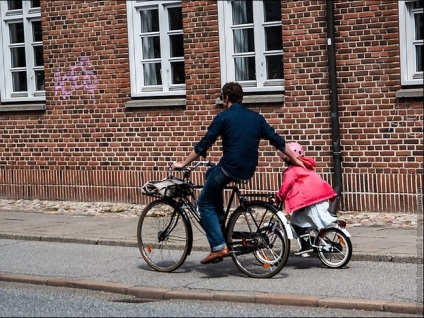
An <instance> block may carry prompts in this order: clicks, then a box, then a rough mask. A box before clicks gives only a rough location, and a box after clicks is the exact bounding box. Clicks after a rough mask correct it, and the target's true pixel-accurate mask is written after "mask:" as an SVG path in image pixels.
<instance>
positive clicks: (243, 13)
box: [232, 0, 253, 25]
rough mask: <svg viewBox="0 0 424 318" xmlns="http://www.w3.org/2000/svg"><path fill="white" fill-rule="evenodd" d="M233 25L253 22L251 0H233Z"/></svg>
mask: <svg viewBox="0 0 424 318" xmlns="http://www.w3.org/2000/svg"><path fill="white" fill-rule="evenodd" d="M232 5H233V6H232V8H233V25H237V24H246V23H253V6H252V0H245V1H233V2H232Z"/></svg>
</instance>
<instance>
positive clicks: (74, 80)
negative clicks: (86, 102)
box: [54, 56, 99, 104]
mask: <svg viewBox="0 0 424 318" xmlns="http://www.w3.org/2000/svg"><path fill="white" fill-rule="evenodd" d="M92 69H93V65H92V64H91V62H90V59H89V58H88V57H87V56H81V57H80V58H79V61H78V62H77V63H75V65H73V66H71V67H70V68H69V70H68V72H67V73H66V74H65V75H63V76H62V77H61V76H60V70H59V69H58V68H57V69H56V71H55V72H54V78H55V96H60V98H62V99H66V98H69V97H70V96H71V95H72V94H74V92H75V91H77V90H81V89H84V90H86V91H88V92H90V95H91V99H92V100H93V102H94V104H96V96H95V94H94V90H95V89H96V88H97V85H98V84H99V81H98V80H97V75H96V73H94V72H93V71H92Z"/></svg>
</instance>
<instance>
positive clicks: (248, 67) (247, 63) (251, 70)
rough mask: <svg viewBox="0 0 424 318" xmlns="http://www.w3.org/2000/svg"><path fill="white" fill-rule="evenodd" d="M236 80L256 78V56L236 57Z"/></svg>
mask: <svg viewBox="0 0 424 318" xmlns="http://www.w3.org/2000/svg"><path fill="white" fill-rule="evenodd" d="M234 65H235V68H236V70H235V71H236V81H248V80H255V79H256V75H255V58H254V57H240V58H235V59H234Z"/></svg>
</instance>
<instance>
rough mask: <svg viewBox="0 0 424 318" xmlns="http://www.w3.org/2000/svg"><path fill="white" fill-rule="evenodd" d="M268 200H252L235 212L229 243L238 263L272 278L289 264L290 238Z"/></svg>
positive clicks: (256, 275)
mask: <svg viewBox="0 0 424 318" xmlns="http://www.w3.org/2000/svg"><path fill="white" fill-rule="evenodd" d="M277 212H278V210H277V209H276V208H275V207H274V206H272V205H270V204H269V203H267V202H263V201H249V202H246V203H245V204H244V208H243V207H241V206H239V207H238V208H237V209H236V210H235V211H234V212H233V213H232V215H231V217H230V220H229V221H228V226H227V244H228V248H229V249H230V253H231V257H232V259H233V261H234V263H235V265H236V266H237V267H238V268H239V270H240V271H241V272H243V273H244V274H246V275H247V276H249V277H253V278H270V277H273V276H274V275H276V274H278V273H279V272H280V271H281V270H282V269H283V267H284V266H285V264H286V262H287V259H288V256H289V252H290V240H289V239H288V236H287V233H286V230H285V228H284V226H283V224H281V221H280V219H279V217H278V215H277Z"/></svg>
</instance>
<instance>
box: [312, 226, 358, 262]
mask: <svg viewBox="0 0 424 318" xmlns="http://www.w3.org/2000/svg"><path fill="white" fill-rule="evenodd" d="M316 241H317V242H316V245H318V250H317V253H318V258H319V259H320V261H321V262H322V263H323V264H324V265H325V266H327V267H330V268H342V267H344V266H346V265H347V264H348V263H349V261H350V259H351V257H352V252H353V251H352V242H351V241H350V238H349V237H348V236H346V234H345V233H343V231H341V230H340V229H336V228H330V229H326V230H324V232H323V234H322V235H320V236H318V237H317V239H316Z"/></svg>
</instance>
